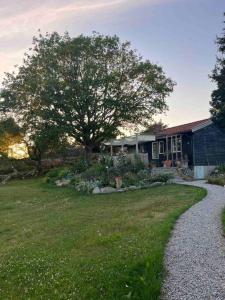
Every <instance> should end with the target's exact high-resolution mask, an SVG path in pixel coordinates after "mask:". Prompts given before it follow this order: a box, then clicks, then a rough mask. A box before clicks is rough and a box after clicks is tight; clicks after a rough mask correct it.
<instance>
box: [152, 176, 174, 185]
mask: <svg viewBox="0 0 225 300" xmlns="http://www.w3.org/2000/svg"><path fill="white" fill-rule="evenodd" d="M173 177H174V176H173V174H158V175H153V176H151V177H150V179H149V181H150V182H151V183H153V182H164V183H166V182H167V181H169V180H170V179H173Z"/></svg>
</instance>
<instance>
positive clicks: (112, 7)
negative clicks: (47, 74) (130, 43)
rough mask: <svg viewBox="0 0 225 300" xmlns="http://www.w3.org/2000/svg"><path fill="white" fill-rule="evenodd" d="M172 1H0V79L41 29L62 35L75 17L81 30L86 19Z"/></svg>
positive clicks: (10, 68)
mask: <svg viewBox="0 0 225 300" xmlns="http://www.w3.org/2000/svg"><path fill="white" fill-rule="evenodd" d="M172 1H178V0H71V1H67V0H45V1H42V0H36V1H33V0H32V1H31V0H14V1H8V0H0V51H1V52H0V57H1V63H0V80H1V77H2V75H1V74H2V73H3V71H11V70H12V67H13V65H14V64H16V63H18V62H19V63H20V62H21V60H22V57H23V53H24V52H25V50H26V48H28V46H29V45H30V42H31V38H32V36H33V35H34V34H36V33H37V30H38V29H41V30H42V31H43V32H45V31H49V32H51V31H53V30H57V31H61V32H62V31H65V30H66V29H67V28H66V26H65V23H67V24H68V22H69V20H71V19H72V18H73V19H76V22H77V26H78V27H79V24H82V22H84V20H90V21H91V20H92V21H93V20H94V19H100V18H101V17H103V16H104V13H105V12H106V11H107V13H109V14H110V15H112V16H113V14H114V13H115V12H118V10H120V11H123V10H126V9H128V8H131V7H132V6H139V7H140V6H141V5H149V6H151V5H158V4H162V3H167V2H172ZM93 29H94V28H93Z"/></svg>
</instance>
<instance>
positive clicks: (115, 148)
mask: <svg viewBox="0 0 225 300" xmlns="http://www.w3.org/2000/svg"><path fill="white" fill-rule="evenodd" d="M155 140H156V137H155V135H146V134H136V135H132V136H129V137H124V138H120V139H114V140H110V141H107V142H105V143H104V144H105V145H106V146H108V147H109V148H110V155H111V156H112V157H115V158H116V157H117V156H118V154H119V153H121V152H122V153H126V155H127V156H128V157H130V158H131V159H132V158H133V157H134V154H138V155H139V156H140V158H141V160H142V161H143V162H144V163H145V164H146V165H148V164H149V151H148V149H149V148H150V147H151V143H152V142H153V141H155Z"/></svg>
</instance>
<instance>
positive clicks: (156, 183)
mask: <svg viewBox="0 0 225 300" xmlns="http://www.w3.org/2000/svg"><path fill="white" fill-rule="evenodd" d="M163 184H164V183H163V182H158V181H157V182H153V183H151V184H149V187H153V186H160V185H163Z"/></svg>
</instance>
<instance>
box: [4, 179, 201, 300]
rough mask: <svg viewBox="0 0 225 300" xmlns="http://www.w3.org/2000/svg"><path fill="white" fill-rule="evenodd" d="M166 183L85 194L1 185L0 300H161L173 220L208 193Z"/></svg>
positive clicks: (27, 184) (34, 184)
mask: <svg viewBox="0 0 225 300" xmlns="http://www.w3.org/2000/svg"><path fill="white" fill-rule="evenodd" d="M205 193H206V192H205V191H204V190H202V189H200V188H196V187H191V186H178V185H167V186H162V187H155V188H151V189H146V190H139V191H132V192H127V193H123V194H111V195H96V196H92V195H90V196H83V195H80V194H78V193H76V192H75V191H73V190H70V189H64V188H55V187H50V186H47V185H46V184H44V183H42V182H41V180H26V181H17V182H11V183H10V184H8V185H6V186H1V187H0V219H1V225H0V299H4V300H6V299H13V300H14V299H15V300H20V299H21V300H24V299H79V300H81V299H88V300H90V299H96V300H97V299H104V300H108V299H113V300H115V299H139V300H140V299H158V297H159V293H160V287H161V283H162V278H163V254H164V250H165V245H166V242H167V241H168V238H169V236H170V232H171V229H172V227H173V225H174V223H175V220H176V219H177V218H178V216H179V215H180V214H181V213H182V212H184V211H185V210H186V209H188V208H189V207H190V206H191V205H193V204H194V203H196V202H197V201H199V200H200V199H202V198H203V197H204V196H205Z"/></svg>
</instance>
